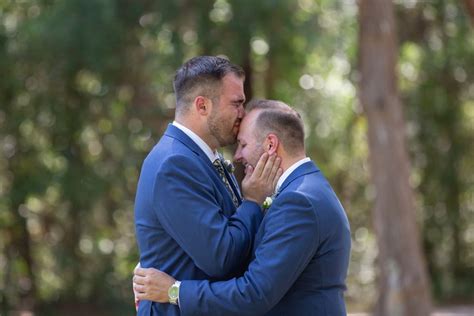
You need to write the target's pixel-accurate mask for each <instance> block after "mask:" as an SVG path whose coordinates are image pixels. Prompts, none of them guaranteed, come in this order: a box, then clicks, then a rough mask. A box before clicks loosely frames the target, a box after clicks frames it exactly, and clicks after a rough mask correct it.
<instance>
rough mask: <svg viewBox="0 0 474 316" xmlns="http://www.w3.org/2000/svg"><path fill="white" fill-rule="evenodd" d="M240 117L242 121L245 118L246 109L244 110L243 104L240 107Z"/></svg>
mask: <svg viewBox="0 0 474 316" xmlns="http://www.w3.org/2000/svg"><path fill="white" fill-rule="evenodd" d="M238 115H239V118H240V119H242V118H243V117H244V116H245V108H244V105H243V104H242V105H241V106H240V107H239V114H238Z"/></svg>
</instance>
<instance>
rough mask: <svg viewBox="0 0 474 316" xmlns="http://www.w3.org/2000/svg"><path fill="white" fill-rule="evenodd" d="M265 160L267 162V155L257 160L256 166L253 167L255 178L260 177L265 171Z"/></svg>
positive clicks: (264, 154)
mask: <svg viewBox="0 0 474 316" xmlns="http://www.w3.org/2000/svg"><path fill="white" fill-rule="evenodd" d="M267 160H268V154H267V153H263V155H262V156H261V157H260V159H259V160H258V162H257V165H256V166H255V170H254V171H253V173H254V174H255V176H257V177H260V176H261V175H262V172H263V170H264V169H265V165H266V163H267Z"/></svg>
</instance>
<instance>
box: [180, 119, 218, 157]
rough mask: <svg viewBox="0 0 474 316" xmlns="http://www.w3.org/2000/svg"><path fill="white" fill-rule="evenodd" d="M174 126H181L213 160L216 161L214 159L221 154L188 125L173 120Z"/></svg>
mask: <svg viewBox="0 0 474 316" xmlns="http://www.w3.org/2000/svg"><path fill="white" fill-rule="evenodd" d="M172 124H173V125H174V126H176V127H177V128H179V129H180V130H181V131H182V132H183V133H185V134H186V135H188V136H189V138H191V139H192V140H193V142H195V143H196V145H198V146H199V148H201V150H202V151H203V152H204V153H205V154H206V156H207V157H208V158H209V160H210V161H211V162H214V160H216V159H218V158H219V154H218V153H217V151H212V149H211V147H209V145H208V144H206V142H205V141H203V140H202V138H201V137H199V136H198V135H197V134H196V133H194V132H193V131H192V130H190V129H189V128H187V127H186V126H184V125H182V124H179V123H178V122H176V121H173V123H172Z"/></svg>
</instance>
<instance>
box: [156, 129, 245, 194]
mask: <svg viewBox="0 0 474 316" xmlns="http://www.w3.org/2000/svg"><path fill="white" fill-rule="evenodd" d="M165 135H167V136H169V137H172V138H175V139H177V140H179V141H180V142H182V143H183V144H184V145H186V147H188V148H189V149H191V150H192V151H193V152H194V153H196V155H198V156H199V158H201V160H202V161H203V162H204V163H205V164H207V165H208V166H209V167H211V168H212V170H214V171H215V172H216V174H217V175H218V173H217V171H216V168H215V167H214V165H213V164H212V162H211V161H210V160H209V157H207V155H206V154H205V153H204V152H203V151H202V149H201V148H199V146H198V145H197V144H196V143H195V142H194V141H193V140H192V139H191V138H190V137H189V136H188V135H186V134H185V133H184V132H183V131H182V130H180V129H179V128H177V127H176V126H174V125H172V124H169V125H168V128H167V129H166V131H165ZM224 172H225V173H226V174H227V176H228V177H227V178H228V179H230V181H229V182H230V183H231V187H232V189H233V190H234V192H235V194H236V196H237V199H238V200H239V203H242V198H241V195H240V191H239V190H238V186H237V184H236V182H235V181H236V180H235V179H234V177H233V175H230V174H228V173H227V170H225V168H224ZM218 177H220V176H219V175H218ZM222 185H223V186H224V187H225V185H224V183H222ZM225 190H226V191H227V189H225ZM229 193H230V192H229ZM229 198H230V199H231V200H232V197H230V195H229Z"/></svg>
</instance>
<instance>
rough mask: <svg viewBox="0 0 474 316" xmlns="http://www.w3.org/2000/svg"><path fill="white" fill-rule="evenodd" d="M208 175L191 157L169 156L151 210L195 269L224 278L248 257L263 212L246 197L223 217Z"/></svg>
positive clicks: (156, 183) (160, 176) (157, 180)
mask: <svg viewBox="0 0 474 316" xmlns="http://www.w3.org/2000/svg"><path fill="white" fill-rule="evenodd" d="M208 178H209V175H208V174H206V171H205V170H204V169H203V168H202V165H200V164H198V163H197V162H196V161H195V160H193V159H192V158H190V157H187V156H174V157H171V158H170V159H168V160H167V161H166V162H165V163H164V164H163V168H162V169H161V170H160V171H159V172H158V174H157V176H156V180H155V184H154V192H155V194H154V206H155V213H156V215H157V217H158V219H159V221H160V222H161V224H162V225H163V227H164V229H165V230H166V231H167V232H168V233H169V234H170V236H171V237H172V238H173V239H174V240H175V241H176V242H177V243H178V244H179V245H180V246H181V248H182V249H183V250H184V251H185V252H186V253H187V254H188V255H189V256H190V257H191V258H192V259H193V261H194V263H195V264H196V266H197V267H198V268H199V269H201V270H202V271H204V272H205V273H206V274H207V275H209V276H211V277H216V278H223V277H225V276H226V275H228V274H229V273H230V272H232V271H233V270H235V269H236V268H237V267H239V266H240V265H241V262H242V260H244V259H246V258H248V255H249V253H250V251H251V247H252V241H253V237H254V235H255V233H256V231H257V229H258V227H259V225H260V222H261V220H262V218H263V215H262V212H261V210H260V206H259V205H258V204H257V203H254V202H250V201H244V202H243V203H242V204H241V206H240V207H239V208H238V209H237V212H236V213H235V214H234V215H233V216H232V217H231V218H228V217H226V216H225V215H224V213H223V212H222V210H221V207H220V205H219V202H218V201H217V199H216V193H215V192H214V190H215V189H214V188H213V187H212V185H211V184H210V182H209V180H208Z"/></svg>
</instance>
